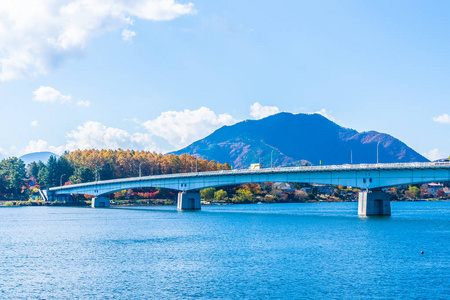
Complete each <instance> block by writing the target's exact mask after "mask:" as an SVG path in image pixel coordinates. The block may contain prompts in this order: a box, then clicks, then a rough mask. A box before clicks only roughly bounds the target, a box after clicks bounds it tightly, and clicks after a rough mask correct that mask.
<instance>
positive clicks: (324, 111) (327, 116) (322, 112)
mask: <svg viewBox="0 0 450 300" xmlns="http://www.w3.org/2000/svg"><path fill="white" fill-rule="evenodd" d="M313 114H319V115H322V116H324V117H325V118H327V119H328V120H330V121H333V122H335V121H336V118H334V117H333V116H331V115H330V113H329V112H327V110H326V109H325V108H322V109H321V110H319V111H316V112H314V113H313Z"/></svg>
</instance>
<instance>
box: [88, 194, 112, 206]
mask: <svg viewBox="0 0 450 300" xmlns="http://www.w3.org/2000/svg"><path fill="white" fill-rule="evenodd" d="M91 206H92V208H98V207H110V206H111V203H110V202H109V198H107V197H95V198H92V204H91Z"/></svg>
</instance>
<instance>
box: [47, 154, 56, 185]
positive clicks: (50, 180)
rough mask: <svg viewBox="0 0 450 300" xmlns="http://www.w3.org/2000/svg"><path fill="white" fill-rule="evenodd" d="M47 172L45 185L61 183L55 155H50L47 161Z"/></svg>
mask: <svg viewBox="0 0 450 300" xmlns="http://www.w3.org/2000/svg"><path fill="white" fill-rule="evenodd" d="M46 169H47V170H46V173H45V185H46V186H47V187H54V186H58V185H59V178H58V175H59V172H58V162H57V160H56V157H55V156H53V155H52V156H50V157H49V158H48V161H47V168H46Z"/></svg>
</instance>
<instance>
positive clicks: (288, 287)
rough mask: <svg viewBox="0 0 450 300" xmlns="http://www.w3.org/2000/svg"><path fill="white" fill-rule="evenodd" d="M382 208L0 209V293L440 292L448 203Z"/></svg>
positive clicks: (277, 295) (331, 295) (224, 295)
mask: <svg viewBox="0 0 450 300" xmlns="http://www.w3.org/2000/svg"><path fill="white" fill-rule="evenodd" d="M391 205H392V216H391V217H371V218H359V217H358V216H357V203H319V204H316V203H311V204H271V205H231V206H203V208H202V211H199V212H177V211H176V207H174V206H170V207H167V206H162V207H127V208H112V209H90V208H65V207H18V208H17V207H12V208H9V207H4V208H0V241H1V246H0V250H1V252H0V278H1V281H0V298H1V299H8V298H10V299H30V298H37V299H69V298H71V299H73V298H82V299H98V298H106V299H108V298H109V299H125V298H126V299H142V298H159V299H162V298H177V299H191V298H198V299H286V298H291V299H300V298H301V299H317V298H321V299H343V298H345V299H369V298H370V299H399V298H403V299H448V297H449V295H450V284H449V282H450V271H449V269H450V268H449V267H450V265H449V260H450V242H449V241H450V221H449V216H450V203H449V202H416V203H410V202H409V203H402V202H394V203H392V204H391ZM421 251H424V254H421Z"/></svg>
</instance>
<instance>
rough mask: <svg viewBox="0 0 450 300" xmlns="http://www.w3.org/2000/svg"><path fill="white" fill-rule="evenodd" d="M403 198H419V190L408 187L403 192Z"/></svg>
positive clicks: (415, 187)
mask: <svg viewBox="0 0 450 300" xmlns="http://www.w3.org/2000/svg"><path fill="white" fill-rule="evenodd" d="M405 196H406V197H407V198H409V199H417V198H419V197H420V189H419V188H418V187H417V186H411V185H410V186H409V188H408V190H407V191H406V192H405Z"/></svg>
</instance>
